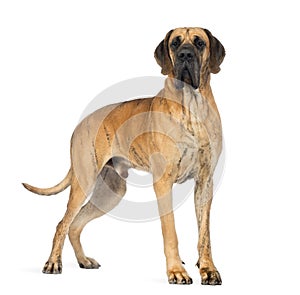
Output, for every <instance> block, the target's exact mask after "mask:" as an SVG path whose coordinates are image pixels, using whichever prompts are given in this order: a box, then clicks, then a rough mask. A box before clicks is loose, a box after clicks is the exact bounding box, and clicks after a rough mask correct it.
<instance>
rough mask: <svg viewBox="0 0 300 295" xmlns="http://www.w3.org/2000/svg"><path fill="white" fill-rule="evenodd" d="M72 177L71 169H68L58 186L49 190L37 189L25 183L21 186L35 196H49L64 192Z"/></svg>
mask: <svg viewBox="0 0 300 295" xmlns="http://www.w3.org/2000/svg"><path fill="white" fill-rule="evenodd" d="M72 175H73V172H72V168H70V170H69V172H68V174H67V176H66V177H65V178H64V179H63V180H62V181H61V182H60V183H59V184H57V185H55V186H53V187H50V188H38V187H34V186H31V185H29V184H27V183H22V184H23V186H24V187H25V188H26V189H28V190H29V191H31V192H33V193H35V194H39V195H45V196H50V195H55V194H57V193H60V192H62V191H63V190H65V189H66V188H67V187H68V186H69V185H70V184H71V179H72Z"/></svg>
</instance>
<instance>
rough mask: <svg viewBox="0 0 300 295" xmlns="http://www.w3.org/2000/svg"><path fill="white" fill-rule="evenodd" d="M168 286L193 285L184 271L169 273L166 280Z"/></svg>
mask: <svg viewBox="0 0 300 295" xmlns="http://www.w3.org/2000/svg"><path fill="white" fill-rule="evenodd" d="M168 281H169V284H177V285H190V284H192V283H193V280H192V278H190V277H189V275H188V274H187V272H186V271H183V272H170V274H169V278H168Z"/></svg>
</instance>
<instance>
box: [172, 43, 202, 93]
mask: <svg viewBox="0 0 300 295" xmlns="http://www.w3.org/2000/svg"><path fill="white" fill-rule="evenodd" d="M171 48H172V47H171ZM174 53H175V60H174V78H175V79H176V80H175V87H176V88H177V89H182V88H183V87H184V83H187V84H189V85H191V86H192V87H193V88H194V89H197V88H198V87H199V83H200V70H201V64H200V61H199V58H198V55H197V52H196V50H195V48H194V46H193V45H191V44H184V45H182V46H180V47H179V48H178V49H176V50H175V52H174Z"/></svg>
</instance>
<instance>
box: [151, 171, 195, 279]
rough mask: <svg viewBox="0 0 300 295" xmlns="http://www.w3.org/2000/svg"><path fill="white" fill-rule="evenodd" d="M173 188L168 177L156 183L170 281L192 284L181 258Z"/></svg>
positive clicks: (155, 188)
mask: <svg viewBox="0 0 300 295" xmlns="http://www.w3.org/2000/svg"><path fill="white" fill-rule="evenodd" d="M172 186H173V182H171V181H170V176H168V175H167V176H166V177H164V176H162V177H161V178H160V179H159V180H158V181H156V182H155V183H154V190H155V193H156V196H157V202H158V209H159V214H160V220H161V228H162V234H163V239H164V252H165V256H166V263H167V276H168V281H169V283H170V284H192V279H191V278H190V277H189V275H188V273H187V272H186V270H185V269H184V267H183V265H182V260H181V259H180V256H179V251H178V240H177V234H176V230H175V223H174V214H173V210H172Z"/></svg>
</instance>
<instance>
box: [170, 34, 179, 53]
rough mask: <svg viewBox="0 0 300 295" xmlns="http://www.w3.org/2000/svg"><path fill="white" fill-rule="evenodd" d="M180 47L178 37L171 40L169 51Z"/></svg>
mask: <svg viewBox="0 0 300 295" xmlns="http://www.w3.org/2000/svg"><path fill="white" fill-rule="evenodd" d="M179 45H180V37H176V38H174V39H173V41H172V43H171V49H172V50H175V49H177V48H178V47H179Z"/></svg>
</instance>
